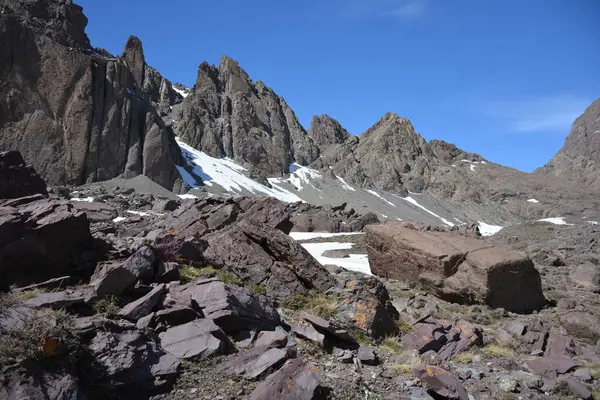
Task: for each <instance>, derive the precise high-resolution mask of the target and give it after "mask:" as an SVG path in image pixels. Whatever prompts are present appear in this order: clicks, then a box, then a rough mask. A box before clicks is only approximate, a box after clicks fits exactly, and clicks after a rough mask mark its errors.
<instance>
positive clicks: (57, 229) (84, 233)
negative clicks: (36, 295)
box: [0, 196, 93, 289]
mask: <svg viewBox="0 0 600 400" xmlns="http://www.w3.org/2000/svg"><path fill="white" fill-rule="evenodd" d="M17 200H18V201H20V202H22V203H21V204H19V205H15V206H13V205H11V203H6V204H5V206H0V282H1V284H0V289H6V288H7V287H8V286H10V285H13V284H17V285H27V284H31V283H34V282H41V281H44V280H46V279H50V278H55V277H58V276H64V275H65V274H68V273H69V271H70V270H71V269H73V268H74V267H77V266H81V263H82V262H83V261H84V259H83V258H84V257H83V254H85V252H86V251H89V250H91V249H92V236H91V234H90V227H89V222H88V220H87V218H86V216H85V214H84V213H82V212H80V211H76V210H75V209H74V208H73V206H72V205H71V204H69V203H68V202H65V201H57V200H47V199H40V198H36V197H35V196H31V197H30V198H24V199H17ZM89 254H90V253H88V255H89ZM92 258H93V254H92Z"/></svg>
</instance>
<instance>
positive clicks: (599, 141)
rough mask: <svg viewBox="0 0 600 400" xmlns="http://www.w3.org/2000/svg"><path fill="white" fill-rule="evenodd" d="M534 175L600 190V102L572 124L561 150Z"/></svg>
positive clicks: (597, 101)
mask: <svg viewBox="0 0 600 400" xmlns="http://www.w3.org/2000/svg"><path fill="white" fill-rule="evenodd" d="M535 172H536V173H539V174H547V175H553V176H557V177H560V178H563V179H567V180H576V181H580V182H582V183H584V184H586V185H588V186H590V187H592V188H595V189H599V190H600V99H598V100H596V101H595V102H593V103H592V104H591V105H590V106H589V107H588V108H587V109H586V110H585V112H584V113H583V114H582V115H581V116H580V117H579V118H577V119H576V120H575V122H574V123H573V127H572V129H571V133H570V134H569V136H568V137H567V139H566V140H565V145H564V146H563V148H562V149H560V150H559V152H558V153H556V155H555V156H554V157H553V158H552V160H550V162H548V164H547V165H545V166H544V167H542V168H540V169H538V170H536V171H535Z"/></svg>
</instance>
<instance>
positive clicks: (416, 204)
mask: <svg viewBox="0 0 600 400" xmlns="http://www.w3.org/2000/svg"><path fill="white" fill-rule="evenodd" d="M394 196H396V197H400V196H398V195H394ZM400 198H401V199H402V200H404V201H407V202H409V203H410V204H412V205H415V206H417V207H419V208H420V209H422V210H423V211H426V212H427V213H429V214H431V215H433V216H434V217H436V218H438V219H439V220H440V221H442V222H443V223H444V224H446V225H448V226H454V224H453V223H452V222H450V221H448V220H447V219H446V218H444V217H440V216H439V215H437V214H436V213H434V212H433V211H431V210H428V209H427V208H425V207H423V206H422V205H420V204H419V203H418V202H417V201H416V200H415V199H413V198H412V197H410V196H408V197H400Z"/></svg>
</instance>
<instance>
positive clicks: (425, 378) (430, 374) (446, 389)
mask: <svg viewBox="0 0 600 400" xmlns="http://www.w3.org/2000/svg"><path fill="white" fill-rule="evenodd" d="M413 375H414V376H415V378H418V379H420V380H421V382H423V384H424V385H425V386H426V387H427V389H429V390H431V391H432V392H434V393H436V394H438V395H439V396H441V397H442V398H444V399H459V400H469V395H468V393H467V390H466V389H465V388H464V386H463V385H462V384H461V383H460V382H459V381H458V379H457V378H456V377H454V376H453V375H451V374H450V373H449V372H448V371H446V370H443V369H441V368H438V367H434V366H432V365H415V366H414V367H413Z"/></svg>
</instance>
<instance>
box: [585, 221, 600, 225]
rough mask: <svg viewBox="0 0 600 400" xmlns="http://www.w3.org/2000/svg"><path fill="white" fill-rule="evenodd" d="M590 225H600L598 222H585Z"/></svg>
mask: <svg viewBox="0 0 600 400" xmlns="http://www.w3.org/2000/svg"><path fill="white" fill-rule="evenodd" d="M585 222H587V223H588V224H592V225H599V224H598V222H597V221H585Z"/></svg>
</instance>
